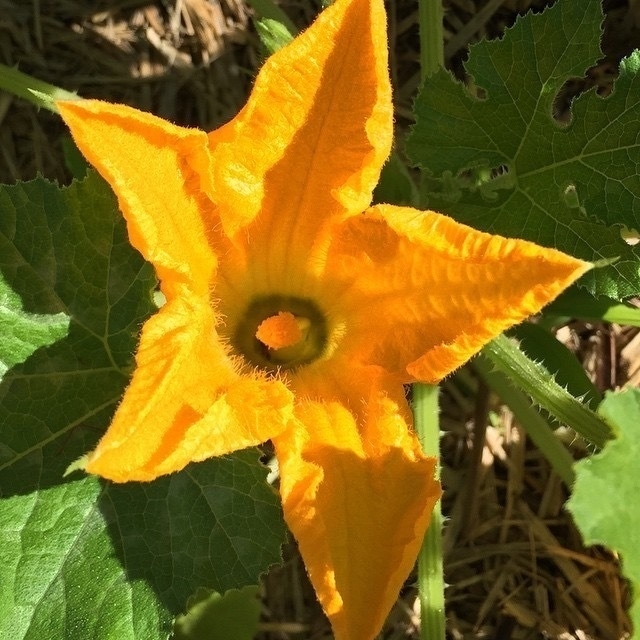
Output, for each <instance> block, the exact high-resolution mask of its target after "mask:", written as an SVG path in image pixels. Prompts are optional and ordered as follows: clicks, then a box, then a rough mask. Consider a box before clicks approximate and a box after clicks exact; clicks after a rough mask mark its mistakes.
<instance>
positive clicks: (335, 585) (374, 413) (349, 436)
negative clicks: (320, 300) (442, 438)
mask: <svg viewBox="0 0 640 640" xmlns="http://www.w3.org/2000/svg"><path fill="white" fill-rule="evenodd" d="M367 411H368V413H369V418H370V422H371V424H372V425H373V424H377V425H380V424H383V423H393V424H394V425H395V427H396V428H399V429H400V433H402V434H403V436H402V437H403V438H409V437H411V438H413V436H410V435H409V434H408V431H407V425H406V423H404V421H403V420H402V418H401V417H400V415H399V414H398V412H397V408H396V407H395V405H394V403H393V402H392V401H390V400H387V399H385V398H384V397H380V398H379V399H376V398H371V399H370V402H369V403H368V409H367ZM296 416H297V417H298V419H299V421H300V426H298V428H296V429H292V430H290V431H287V432H285V433H284V434H282V435H281V436H278V437H277V438H275V439H274V443H275V446H276V452H277V455H278V459H279V461H280V472H281V495H282V500H283V507H284V512H285V519H286V520H287V523H288V525H289V527H290V529H291V530H292V531H293V533H294V535H295V536H296V539H297V540H298V544H299V547H300V550H301V553H302V556H303V559H304V561H305V565H306V567H307V569H308V571H309V575H310V577H311V581H312V583H313V585H314V588H315V590H316V593H317V594H318V598H319V599H320V602H321V603H322V606H323V608H324V610H325V611H326V613H327V615H328V616H329V618H330V620H331V624H332V627H333V630H334V634H335V638H336V640H371V638H373V637H374V636H375V635H376V634H377V633H378V631H379V630H380V628H381V626H382V624H383V622H384V619H385V618H386V616H387V614H388V612H389V610H390V609H391V607H392V606H393V603H394V602H395V600H396V598H397V594H398V591H399V589H400V587H401V586H402V583H403V581H404V580H405V579H406V578H407V576H408V574H409V572H410V570H411V568H412V567H413V563H414V561H415V557H416V555H417V553H418V549H419V547H420V544H421V541H422V538H423V536H424V532H425V530H426V528H427V526H428V523H429V518H430V515H431V511H432V509H433V506H434V504H435V501H436V500H437V499H438V497H439V495H440V489H439V486H438V483H437V482H436V481H435V480H434V478H433V474H434V466H435V461H434V460H433V459H431V458H425V457H424V456H422V455H421V454H419V452H418V446H417V442H416V443H414V444H413V445H412V446H410V447H408V448H402V447H399V446H389V445H388V444H387V443H384V442H376V443H372V444H373V446H370V443H369V442H368V437H372V436H374V434H373V433H372V432H370V433H369V434H367V435H368V437H363V436H362V435H361V433H360V430H359V428H358V425H356V423H355V420H354V418H353V416H352V415H351V414H350V413H349V411H347V409H346V408H345V407H344V406H343V405H341V404H339V403H335V402H327V403H319V402H307V403H301V404H300V405H298V407H297V408H296ZM387 426H388V425H387ZM385 430H386V429H383V431H385ZM395 430H396V429H392V430H391V431H395Z"/></svg>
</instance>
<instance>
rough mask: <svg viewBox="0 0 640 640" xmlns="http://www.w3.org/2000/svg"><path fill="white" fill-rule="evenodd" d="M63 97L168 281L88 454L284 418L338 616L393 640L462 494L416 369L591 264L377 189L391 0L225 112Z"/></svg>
mask: <svg viewBox="0 0 640 640" xmlns="http://www.w3.org/2000/svg"><path fill="white" fill-rule="evenodd" d="M58 106H59V109H60V113H61V114H62V117H63V118H64V119H65V121H66V122H67V124H68V125H69V127H70V129H71V132H72V134H73V136H74V138H75V141H76V142H77V144H78V146H79V147H80V149H81V151H82V152H83V153H84V154H85V156H86V157H87V158H88V160H89V161H90V162H91V163H92V164H93V165H94V166H95V167H96V168H97V169H98V171H99V172H100V173H101V174H102V175H103V176H104V177H105V178H106V180H107V181H108V182H109V183H110V185H111V186H112V188H113V189H114V191H115V193H116V194H117V196H118V200H119V204H120V207H121V209H122V212H123V214H124V216H125V218H126V220H127V225H128V232H129V238H130V240H131V243H132V244H133V245H134V246H135V247H136V248H137V249H138V250H139V251H140V252H141V253H142V254H143V256H144V257H145V258H146V259H147V260H149V261H150V262H151V263H152V264H153V265H154V267H155V269H156V272H157V274H158V277H159V280H160V282H161V288H162V292H163V293H164V295H165V297H166V304H165V305H164V306H163V307H162V308H161V309H160V311H159V312H158V313H157V314H156V315H155V316H153V317H152V318H151V319H150V320H149V321H148V322H147V323H146V324H145V325H144V327H143V330H142V335H141V339H140V345H139V349H138V352H137V355H136V365H137V367H136V370H135V372H134V374H133V378H132V380H131V383H130V385H129V387H128V388H127V390H126V392H125V395H124V398H123V400H122V403H121V404H120V406H119V407H118V409H117V411H116V414H115V416H114V418H113V423H112V424H111V426H110V427H109V429H108V431H107V433H106V434H105V435H104V437H103V438H102V440H101V441H100V443H99V444H98V446H97V448H96V449H95V451H93V452H91V453H90V454H88V456H87V457H86V459H85V463H84V464H85V469H86V471H87V472H89V473H93V474H97V475H100V476H103V477H104V478H108V479H111V480H113V481H116V482H126V481H130V480H135V481H148V480H153V479H154V478H157V477H158V476H160V475H162V474H167V473H171V472H174V471H178V470H179V469H182V468H183V467H184V466H185V465H187V464H188V463H189V462H192V461H198V460H204V459H205V458H209V457H211V456H219V455H223V454H227V453H229V452H232V451H235V450H238V449H241V448H243V447H249V446H254V445H257V444H260V443H262V442H264V441H266V440H269V439H270V440H272V442H273V444H274V446H275V451H276V455H277V458H278V461H279V464H280V474H281V484H280V492H281V496H282V504H283V508H284V515H285V518H286V521H287V523H288V526H289V527H290V529H291V531H292V532H293V534H294V535H295V537H296V539H297V541H298V543H299V546H300V550H301V553H302V556H303V558H304V561H305V563H306V567H307V569H308V572H309V575H310V578H311V581H312V583H313V585H314V587H315V590H316V592H317V594H318V598H319V600H320V602H321V604H322V606H323V607H324V610H325V611H326V613H327V615H328V616H329V618H330V620H331V623H332V625H333V629H334V632H335V637H336V638H337V639H338V640H371V638H373V637H374V636H375V634H376V633H377V632H378V631H379V629H380V627H381V626H382V623H383V621H384V619H385V616H386V615H387V613H388V611H389V609H390V608H391V606H392V604H393V602H394V600H395V598H396V596H397V593H398V591H399V589H400V587H401V585H402V582H403V580H404V579H405V578H406V577H407V575H408V574H409V572H410V571H411V568H412V566H413V563H414V560H415V557H416V555H417V552H418V548H419V546H420V542H421V540H422V537H423V534H424V532H425V530H426V528H427V525H428V522H429V516H430V512H431V510H432V507H433V506H434V503H435V501H436V500H437V498H438V497H439V495H440V489H439V486H438V484H437V482H436V481H435V480H434V478H433V474H434V460H433V459H430V458H427V457H425V456H424V455H423V454H422V453H421V450H420V445H419V443H418V441H417V439H416V437H415V435H414V434H413V432H412V430H411V415H410V411H409V407H408V404H407V402H406V400H405V396H404V391H403V385H406V384H409V383H412V382H414V381H423V382H428V383H435V382H437V381H439V380H440V379H441V378H442V377H443V376H446V375H447V374H448V373H450V372H451V371H453V370H454V369H455V368H456V367H458V366H460V365H461V364H462V363H464V362H465V361H466V360H468V359H469V358H470V357H471V356H472V355H473V354H474V353H476V352H477V351H478V350H479V349H480V348H481V347H482V346H483V345H484V344H485V343H486V342H487V341H488V340H490V339H491V338H493V337H494V336H496V335H498V334H499V333H500V332H502V331H503V330H504V329H505V328H507V327H509V326H511V325H513V324H515V323H517V322H519V321H520V320H522V319H523V318H525V317H526V316H528V315H530V314H532V313H535V312H537V311H538V310H539V309H540V308H541V307H542V306H543V305H544V304H546V303H547V302H548V301H550V300H551V299H552V298H554V297H555V296H556V295H557V294H558V293H559V292H560V291H562V290H563V289H564V288H565V287H567V286H568V285H569V284H570V283H572V282H573V281H574V280H576V279H577V278H578V277H579V276H580V275H581V274H582V273H583V272H585V271H586V270H587V269H588V268H589V266H590V265H588V264H586V263H584V262H581V261H579V260H575V259H573V258H571V257H569V256H566V255H564V254H562V253H559V252H557V251H554V250H551V249H543V248H541V247H538V246H536V245H534V244H531V243H527V242H523V241H518V240H507V239H504V238H500V237H497V236H490V235H487V234H484V233H480V232H477V231H474V230H473V229H470V228H468V227H465V226H462V225H459V224H457V223H455V222H454V221H453V220H451V219H449V218H447V217H444V216H441V215H439V214H436V213H433V212H422V211H417V210H415V209H411V208H408V207H398V206H392V205H376V206H373V207H370V206H369V205H370V201H371V194H372V190H373V188H374V186H375V185H376V182H377V180H378V178H379V174H380V170H381V167H382V165H383V163H384V162H385V160H386V158H387V156H388V154H389V151H390V148H391V141H392V118H393V109H392V102H391V87H390V82H389V74H388V69H387V42H386V20H385V14H384V8H383V2H382V0H337V2H336V3H335V4H334V5H332V6H331V7H329V8H328V9H326V10H325V11H324V12H323V13H322V14H321V15H320V17H319V18H318V19H317V21H316V22H315V23H314V25H313V26H312V27H310V28H309V29H308V30H307V31H306V32H305V33H303V34H302V35H300V36H299V37H297V38H296V39H295V40H294V41H293V42H292V43H291V44H290V45H289V46H287V47H286V48H284V49H282V50H281V51H279V52H278V53H276V54H275V55H273V56H272V57H271V58H270V59H269V60H268V61H267V62H266V63H265V65H264V67H263V68H262V70H261V71H260V73H259V75H258V76H257V78H256V81H255V86H254V89H253V92H252V94H251V96H250V98H249V100H248V102H247V104H246V106H245V107H244V109H242V111H241V112H240V113H239V114H238V116H237V117H236V118H234V119H233V120H232V121H231V122H229V123H228V124H227V125H225V126H223V127H222V128H220V129H218V130H216V131H213V132H212V133H209V134H207V133H205V132H202V131H198V130H195V129H188V128H182V127H178V126H175V125H173V124H171V123H169V122H166V121H164V120H161V119H159V118H157V117H154V116H152V115H149V114H146V113H142V112H139V111H137V110H135V109H132V108H129V107H125V106H122V105H112V104H107V103H103V102H99V101H93V100H86V101H84V100H83V101H77V102H62V103H59V104H58Z"/></svg>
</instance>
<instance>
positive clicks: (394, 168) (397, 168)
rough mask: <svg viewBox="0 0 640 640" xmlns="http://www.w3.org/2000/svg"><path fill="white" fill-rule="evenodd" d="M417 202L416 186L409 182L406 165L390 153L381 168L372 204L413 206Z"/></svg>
mask: <svg viewBox="0 0 640 640" xmlns="http://www.w3.org/2000/svg"><path fill="white" fill-rule="evenodd" d="M417 200H418V192H417V189H416V186H415V185H414V183H413V181H412V180H411V176H410V175H409V171H408V169H407V165H406V164H405V162H403V161H402V160H401V158H400V157H399V156H398V154H397V152H395V151H392V152H391V155H390V156H389V159H388V160H387V162H386V164H385V165H384V166H383V167H382V173H381V174H380V180H379V181H378V184H377V186H376V188H375V191H374V192H373V201H374V202H384V203H386V204H397V205H401V206H413V205H415V204H416V202H417Z"/></svg>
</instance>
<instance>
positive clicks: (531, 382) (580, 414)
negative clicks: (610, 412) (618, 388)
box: [482, 335, 613, 447]
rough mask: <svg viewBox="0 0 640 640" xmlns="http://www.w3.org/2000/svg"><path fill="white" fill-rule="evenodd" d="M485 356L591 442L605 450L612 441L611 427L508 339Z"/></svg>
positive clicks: (491, 345)
mask: <svg viewBox="0 0 640 640" xmlns="http://www.w3.org/2000/svg"><path fill="white" fill-rule="evenodd" d="M482 353H483V354H484V355H485V356H486V357H487V358H488V359H489V360H490V361H491V362H492V364H493V365H494V366H495V368H496V369H498V370H499V371H501V372H502V373H503V374H504V375H505V376H507V378H508V379H509V380H510V381H511V382H512V383H513V384H514V385H516V386H517V387H519V388H520V389H522V390H523V391H524V392H525V393H527V394H528V395H530V396H531V397H532V398H533V400H534V401H535V402H536V403H538V404H539V405H540V406H541V407H544V408H545V409H546V410H547V411H548V412H549V413H550V414H551V415H552V416H554V417H555V418H557V419H558V420H559V421H560V422H562V423H563V424H566V425H567V426H568V427H571V428H572V429H573V430H574V431H576V433H579V434H580V435H581V436H582V437H583V438H585V439H586V440H588V441H589V442H592V443H593V444H595V445H596V446H597V447H603V446H604V444H605V442H606V441H607V440H608V439H610V438H611V437H612V435H613V434H612V432H611V429H610V428H609V425H607V423H606V422H605V421H604V420H603V419H602V418H601V417H600V416H599V415H598V414H596V413H594V412H593V411H591V409H589V408H588V407H587V406H586V405H584V404H582V402H580V401H579V400H577V399H576V398H574V397H573V396H572V395H571V394H570V393H569V392H568V391H567V390H566V389H564V388H563V387H561V386H560V385H559V384H558V383H557V382H556V381H555V380H554V378H553V376H552V375H551V374H550V373H549V372H548V371H547V370H546V369H545V368H544V367H543V366H542V365H539V364H537V363H536V362H533V360H530V359H529V358H527V356H526V355H525V354H524V353H522V351H520V349H519V348H518V346H517V345H516V344H515V343H514V342H513V341H512V340H510V339H509V338H507V337H506V336H504V335H501V336H498V337H497V338H495V339H494V340H492V341H491V342H490V343H489V344H488V345H487V346H486V347H485V348H484V349H483V350H482Z"/></svg>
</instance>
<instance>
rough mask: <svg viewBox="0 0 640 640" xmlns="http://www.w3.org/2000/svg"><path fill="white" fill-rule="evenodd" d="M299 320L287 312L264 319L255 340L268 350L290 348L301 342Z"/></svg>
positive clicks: (301, 335) (301, 334) (280, 312)
mask: <svg viewBox="0 0 640 640" xmlns="http://www.w3.org/2000/svg"><path fill="white" fill-rule="evenodd" d="M300 324H301V323H300V319H298V318H296V316H294V315H293V313H289V312H288V311H279V312H278V315H276V316H269V317H268V318H265V319H264V320H263V321H262V322H261V323H260V324H259V325H258V330H257V331H256V338H258V340H260V342H262V344H264V345H266V346H267V347H268V348H269V349H283V348H284V347H292V346H293V345H294V344H297V343H298V342H300V340H302V337H303V333H302V327H301V326H300Z"/></svg>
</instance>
